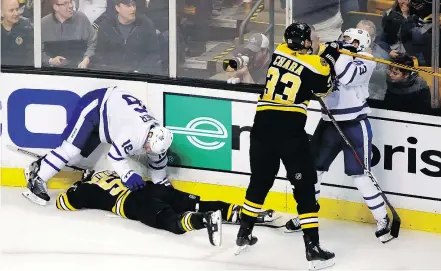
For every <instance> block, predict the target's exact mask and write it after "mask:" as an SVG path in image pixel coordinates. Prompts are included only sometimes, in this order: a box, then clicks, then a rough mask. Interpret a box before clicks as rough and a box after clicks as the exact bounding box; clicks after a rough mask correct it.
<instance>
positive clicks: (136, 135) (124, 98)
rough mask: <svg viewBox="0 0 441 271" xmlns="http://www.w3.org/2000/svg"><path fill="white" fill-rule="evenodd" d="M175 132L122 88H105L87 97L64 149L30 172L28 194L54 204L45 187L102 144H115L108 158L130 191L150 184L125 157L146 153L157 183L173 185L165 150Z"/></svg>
mask: <svg viewBox="0 0 441 271" xmlns="http://www.w3.org/2000/svg"><path fill="white" fill-rule="evenodd" d="M172 140H173V135H172V133H171V132H170V131H169V130H168V129H166V128H165V127H162V126H161V125H160V124H159V122H158V121H157V120H156V119H154V118H153V117H152V116H151V115H150V114H149V112H148V111H147V109H146V107H145V106H144V105H143V103H142V102H141V101H140V100H139V99H137V98H136V97H134V96H132V95H131V94H130V93H128V92H126V91H124V90H122V89H120V88H118V87H110V88H102V89H96V90H93V91H91V92H89V93H87V94H86V95H84V96H83V97H82V98H81V99H80V100H79V102H78V103H77V106H76V108H75V110H74V112H73V115H72V117H71V118H70V120H69V121H68V124H67V126H66V128H65V129H64V131H63V133H62V143H61V145H60V146H59V147H58V148H56V149H54V150H52V151H50V152H49V153H48V154H46V155H45V156H44V157H42V158H41V159H38V160H37V161H34V162H33V163H32V164H31V165H30V166H29V169H27V170H26V171H25V175H26V179H27V181H28V185H27V189H26V191H24V192H23V195H24V196H25V197H26V198H28V199H29V200H31V201H33V202H34V203H37V204H39V205H46V203H47V202H48V201H49V200H50V197H49V195H48V193H47V186H46V183H47V182H48V180H50V179H51V178H52V177H53V176H54V175H55V174H56V173H58V172H59V171H60V170H61V169H62V168H63V167H64V166H65V165H66V164H67V163H69V164H70V165H73V164H75V163H77V162H78V161H80V160H81V159H82V158H84V157H88V156H89V155H90V154H91V153H92V152H93V151H94V150H95V149H96V148H97V147H98V145H99V144H100V143H101V142H103V143H108V144H111V147H110V150H109V153H108V154H107V159H108V160H109V161H110V163H111V164H112V166H113V169H114V170H115V171H116V172H117V174H118V175H119V176H120V177H121V180H122V182H123V183H124V185H125V186H126V187H128V188H129V189H130V190H136V189H138V188H141V187H143V186H144V185H145V182H144V180H143V179H142V177H141V176H140V175H139V174H138V173H136V172H135V171H134V170H132V169H131V168H130V166H129V163H128V160H127V159H126V158H127V157H128V156H131V155H140V154H145V153H147V155H148V158H149V160H150V163H149V165H150V168H151V170H152V181H153V182H154V183H158V182H165V183H169V182H168V180H167V178H166V172H165V168H166V165H167V155H166V151H167V149H168V148H169V147H170V145H171V143H172Z"/></svg>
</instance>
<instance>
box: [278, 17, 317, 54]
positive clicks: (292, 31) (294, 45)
mask: <svg viewBox="0 0 441 271" xmlns="http://www.w3.org/2000/svg"><path fill="white" fill-rule="evenodd" d="M283 37H284V38H285V42H286V43H287V44H288V48H289V49H291V50H294V51H298V50H302V49H309V47H308V48H307V47H305V42H306V41H309V42H311V43H312V40H311V27H309V25H307V24H305V23H299V22H295V23H292V24H291V25H290V26H288V27H287V28H286V29H285V33H284V35H283Z"/></svg>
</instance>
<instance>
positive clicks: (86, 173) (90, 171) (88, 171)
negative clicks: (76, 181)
mask: <svg viewBox="0 0 441 271" xmlns="http://www.w3.org/2000/svg"><path fill="white" fill-rule="evenodd" d="M93 174H95V170H93V169H86V170H85V171H84V172H83V176H82V177H81V181H82V182H88V181H90V180H91V179H92V176H93Z"/></svg>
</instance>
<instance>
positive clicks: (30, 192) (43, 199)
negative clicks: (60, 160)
mask: <svg viewBox="0 0 441 271" xmlns="http://www.w3.org/2000/svg"><path fill="white" fill-rule="evenodd" d="M43 158H44V157H42V158H40V159H38V160H37V161H34V162H32V164H31V165H30V166H29V168H28V169H25V177H26V180H27V182H28V184H27V189H26V190H25V191H23V192H22V195H23V196H25V197H26V198H28V199H29V200H30V201H32V202H34V203H37V204H39V205H42V206H45V205H46V204H47V202H48V201H49V200H50V197H49V195H48V193H47V186H46V182H45V181H44V180H42V179H41V178H40V177H39V176H38V174H37V173H38V171H39V170H40V165H41V160H43Z"/></svg>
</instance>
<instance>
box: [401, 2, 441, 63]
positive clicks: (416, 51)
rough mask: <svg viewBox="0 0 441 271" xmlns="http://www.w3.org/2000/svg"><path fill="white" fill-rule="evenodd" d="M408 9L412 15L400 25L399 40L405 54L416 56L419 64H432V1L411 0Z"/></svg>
mask: <svg viewBox="0 0 441 271" xmlns="http://www.w3.org/2000/svg"><path fill="white" fill-rule="evenodd" d="M410 10H411V12H412V13H413V15H412V16H409V17H408V19H407V21H406V22H405V23H404V24H403V26H402V30H401V40H402V41H403V44H404V47H405V48H406V52H407V54H408V55H413V56H416V57H417V58H418V61H419V64H420V65H421V66H432V26H433V24H432V3H431V2H428V1H426V0H412V1H411V2H410ZM440 59H441V54H440Z"/></svg>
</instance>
